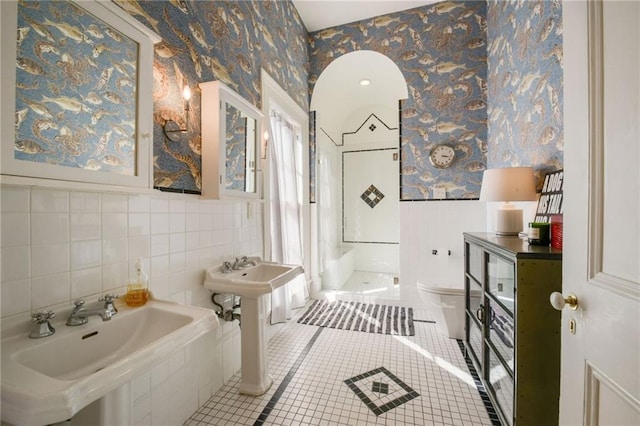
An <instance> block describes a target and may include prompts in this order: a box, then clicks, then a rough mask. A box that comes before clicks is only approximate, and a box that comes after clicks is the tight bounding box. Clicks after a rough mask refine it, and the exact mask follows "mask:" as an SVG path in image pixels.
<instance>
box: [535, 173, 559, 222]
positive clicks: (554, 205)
mask: <svg viewBox="0 0 640 426" xmlns="http://www.w3.org/2000/svg"><path fill="white" fill-rule="evenodd" d="M563 176H564V175H563V171H562V170H557V171H555V172H550V173H547V175H546V176H545V177H544V184H543V185H542V193H541V194H540V200H539V201H538V208H537V209H536V219H535V222H542V223H549V222H551V216H555V215H559V214H562V183H563Z"/></svg>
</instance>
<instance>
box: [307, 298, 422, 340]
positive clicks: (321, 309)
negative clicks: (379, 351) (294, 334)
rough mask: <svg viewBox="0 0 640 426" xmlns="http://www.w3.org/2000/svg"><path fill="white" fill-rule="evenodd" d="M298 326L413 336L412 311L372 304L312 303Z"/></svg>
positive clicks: (320, 301) (323, 301)
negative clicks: (305, 325)
mask: <svg viewBox="0 0 640 426" xmlns="http://www.w3.org/2000/svg"><path fill="white" fill-rule="evenodd" d="M298 322H299V323H300V324H307V325H315V326H318V327H329V328H337V329H341V330H352V331H364V332H369V333H379V334H394V335H398V336H413V335H415V330H414V328H413V309H412V308H405V307H401V306H388V305H377V304H372V303H360V302H344V301H341V300H337V301H335V302H327V301H325V300H315V301H314V302H313V303H312V304H311V306H309V308H308V309H307V310H306V312H305V313H304V314H303V315H302V316H301V317H300V318H299V319H298Z"/></svg>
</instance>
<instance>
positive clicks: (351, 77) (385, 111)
mask: <svg viewBox="0 0 640 426" xmlns="http://www.w3.org/2000/svg"><path fill="white" fill-rule="evenodd" d="M365 78H366V79H368V80H369V81H370V84H369V85H368V86H362V85H361V84H360V81H361V80H362V79H365ZM407 97H408V91H407V82H406V80H405V78H404V75H403V74H402V71H400V68H398V66H397V65H396V64H395V63H394V62H393V61H392V60H391V59H389V58H388V57H387V56H385V55H383V54H382V53H379V52H374V51H371V50H359V51H356V52H351V53H347V54H345V55H342V56H340V57H339V58H337V59H335V60H334V61H333V62H331V63H330V64H329V65H328V66H327V67H326V68H325V70H324V71H323V72H322V74H320V76H319V77H318V81H317V82H316V84H315V87H314V90H313V94H312V96H311V105H310V109H311V110H312V111H316V134H318V135H321V134H326V135H328V136H329V137H330V138H331V139H332V140H334V141H336V142H339V141H340V140H341V138H342V137H341V135H342V133H343V132H345V131H349V130H352V129H349V128H345V120H346V119H347V118H349V120H350V121H351V122H353V116H354V114H361V115H363V117H362V119H363V120H364V119H366V117H367V116H368V115H369V114H370V113H372V112H374V113H376V115H378V117H379V118H380V119H381V120H383V121H385V122H387V124H391V125H393V126H394V127H397V125H398V100H400V99H406V98H407Z"/></svg>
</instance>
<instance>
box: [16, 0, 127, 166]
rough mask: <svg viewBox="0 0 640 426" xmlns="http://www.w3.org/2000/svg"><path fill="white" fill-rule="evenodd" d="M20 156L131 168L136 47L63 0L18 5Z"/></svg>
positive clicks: (18, 129)
mask: <svg viewBox="0 0 640 426" xmlns="http://www.w3.org/2000/svg"><path fill="white" fill-rule="evenodd" d="M16 55H17V58H16V139H15V142H14V156H15V158H16V159H18V160H24V161H34V162H39V163H47V164H56V165H59V166H65V167H74V168H82V169H86V170H96V171H97V170H101V171H108V172H110V173H118V174H123V175H129V176H133V175H134V173H135V167H136V164H135V159H136V155H135V151H134V146H135V135H136V120H135V118H136V117H135V114H134V112H135V105H136V101H137V95H136V87H137V69H136V68H137V64H136V61H137V57H138V44H137V43H136V42H135V41H133V40H131V39H129V38H127V37H126V36H124V35H123V34H122V33H120V32H118V31H116V30H114V29H113V28H112V27H111V26H109V25H107V24H105V23H104V22H102V21H101V20H99V19H96V18H95V17H94V16H93V15H91V14H90V13H87V12H86V11H85V10H84V9H82V8H80V7H78V6H76V5H75V4H73V3H71V2H68V1H56V2H26V1H21V2H19V4H18V31H17V52H16Z"/></svg>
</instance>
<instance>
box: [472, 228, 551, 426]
mask: <svg viewBox="0 0 640 426" xmlns="http://www.w3.org/2000/svg"><path fill="white" fill-rule="evenodd" d="M464 245H465V247H464V248H465V298H466V306H465V327H466V330H465V349H466V353H467V356H468V357H469V358H471V360H472V362H473V364H474V365H475V367H476V369H477V371H478V375H479V376H480V379H481V380H482V383H483V384H484V386H485V388H486V390H487V393H488V394H489V397H490V398H491V401H492V403H493V405H494V406H495V408H496V411H497V413H498V415H499V416H500V419H501V421H502V423H503V424H504V425H518V426H527V425H532V426H539V425H557V424H558V403H559V397H560V312H559V311H556V310H555V309H553V308H552V307H551V304H550V303H549V296H550V294H551V293H552V292H554V291H562V251H560V250H556V249H553V248H551V247H548V246H530V245H529V244H528V242H527V239H526V238H525V239H523V238H520V237H500V236H496V235H495V234H490V233H465V234H464Z"/></svg>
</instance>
